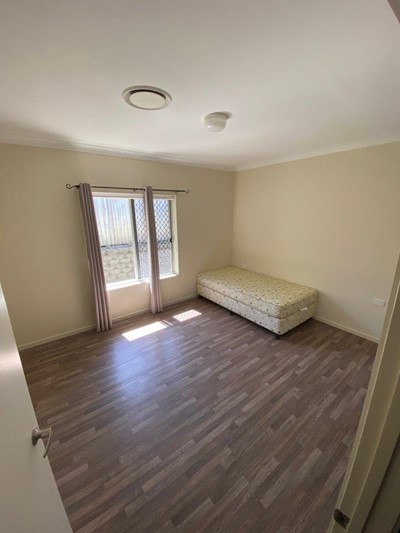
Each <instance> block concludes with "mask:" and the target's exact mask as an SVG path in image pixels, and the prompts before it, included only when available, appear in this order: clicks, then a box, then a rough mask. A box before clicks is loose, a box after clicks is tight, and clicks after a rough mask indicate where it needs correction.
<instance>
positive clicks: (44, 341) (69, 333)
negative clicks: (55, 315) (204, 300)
mask: <svg viewBox="0 0 400 533" xmlns="http://www.w3.org/2000/svg"><path fill="white" fill-rule="evenodd" d="M196 296H197V295H196V294H191V295H190V296H185V297H183V298H178V299H177V300H170V301H168V302H165V306H166V307H167V306H169V305H173V304H177V303H179V302H184V301H186V300H191V299H192V298H195V297H196ZM148 311H150V307H146V308H144V309H140V310H139V311H135V312H134V313H128V314H126V315H120V316H116V317H113V321H114V322H120V321H121V320H125V319H127V318H130V317H132V318H133V317H135V316H137V315H143V314H144V313H147V312H148ZM94 329H96V324H90V325H89V326H84V327H82V328H78V329H73V330H70V331H64V332H63V333H59V334H57V335H51V336H50V337H44V338H42V339H38V340H37V341H32V342H27V343H25V344H19V345H18V350H19V351H21V352H22V350H28V349H29V348H35V347H36V346H42V345H43V344H48V343H49V342H53V341H57V340H60V339H65V338H66V337H72V335H77V334H78V333H83V332H84V331H91V330H94Z"/></svg>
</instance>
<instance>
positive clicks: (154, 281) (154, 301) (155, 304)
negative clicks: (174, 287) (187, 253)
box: [144, 187, 163, 314]
mask: <svg viewBox="0 0 400 533" xmlns="http://www.w3.org/2000/svg"><path fill="white" fill-rule="evenodd" d="M144 205H145V210H146V222H147V236H148V242H149V246H148V249H149V275H150V310H151V312H152V313H153V314H155V313H160V312H161V311H162V310H163V306H162V300H161V285H160V266H159V263H158V246H157V234H156V223H155V219H154V202H153V189H152V188H151V187H145V191H144Z"/></svg>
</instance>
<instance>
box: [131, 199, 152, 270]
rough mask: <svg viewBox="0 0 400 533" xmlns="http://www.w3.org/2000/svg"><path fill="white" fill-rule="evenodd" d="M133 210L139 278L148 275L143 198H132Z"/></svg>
mask: <svg viewBox="0 0 400 533" xmlns="http://www.w3.org/2000/svg"><path fill="white" fill-rule="evenodd" d="M134 211H135V221H136V233H137V248H138V255H139V257H138V259H139V267H138V270H139V273H138V276H139V278H148V277H149V255H148V247H147V224H146V214H145V211H144V200H143V198H135V199H134Z"/></svg>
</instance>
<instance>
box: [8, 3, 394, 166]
mask: <svg viewBox="0 0 400 533" xmlns="http://www.w3.org/2000/svg"><path fill="white" fill-rule="evenodd" d="M0 35H1V46H0V80H1V81H0V141H4V142H14V143H17V144H33V145H41V146H60V147H75V148H76V149H80V150H88V151H96V150H97V151H101V152H102V151H103V152H104V151H105V152H107V151H110V152H114V153H117V154H125V155H132V156H139V157H145V158H151V159H160V160H167V161H172V160H173V161H181V162H189V163H191V164H195V165H200V166H207V167H216V168H227V169H238V168H247V167H251V166H259V165H261V164H268V163H272V162H277V161H284V160H289V159H297V158H301V157H306V156H309V155H316V154H322V153H328V152H333V151H339V150H344V149H349V148H355V147H359V146H367V145H371V144H379V143H382V142H390V141H394V140H399V139H400V105H399V95H400V24H399V23H398V21H397V19H396V18H395V16H394V14H393V12H392V11H391V8H390V6H389V4H388V3H387V2H386V1H385V0H334V1H332V0H297V1H296V0H112V1H110V0H79V1H78V0H70V1H65V0H35V1H32V0H2V2H1V18H0ZM132 85H156V86H159V87H161V88H163V89H165V90H166V91H168V92H169V93H170V94H171V95H172V98H173V102H172V104H171V105H170V106H169V107H167V108H166V109H163V110H160V111H151V112H148V111H142V110H138V109H135V108H133V107H130V106H128V105H127V104H126V103H125V102H124V100H123V98H122V96H121V93H122V91H123V90H124V89H125V88H127V87H129V86H132ZM214 111H228V112H230V113H232V115H233V117H232V119H231V120H230V121H229V122H228V125H227V128H226V130H225V131H223V132H222V133H218V134H215V133H210V132H208V131H206V130H205V128H204V127H203V124H202V118H203V116H204V115H205V114H207V113H210V112H214Z"/></svg>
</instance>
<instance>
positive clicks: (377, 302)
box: [373, 298, 386, 307]
mask: <svg viewBox="0 0 400 533" xmlns="http://www.w3.org/2000/svg"><path fill="white" fill-rule="evenodd" d="M373 302H374V305H377V306H378V307H385V305H386V302H385V300H381V299H380V298H374V300H373Z"/></svg>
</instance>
